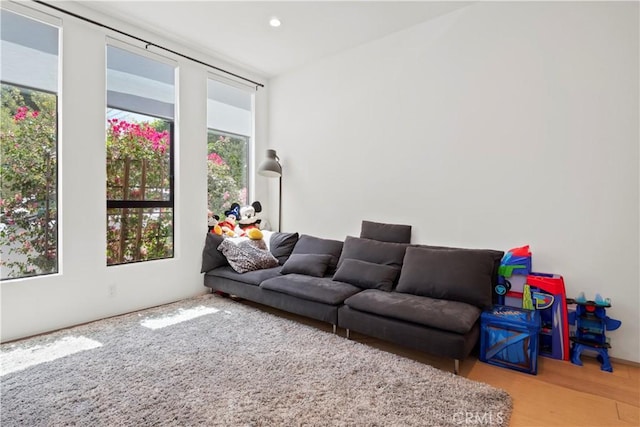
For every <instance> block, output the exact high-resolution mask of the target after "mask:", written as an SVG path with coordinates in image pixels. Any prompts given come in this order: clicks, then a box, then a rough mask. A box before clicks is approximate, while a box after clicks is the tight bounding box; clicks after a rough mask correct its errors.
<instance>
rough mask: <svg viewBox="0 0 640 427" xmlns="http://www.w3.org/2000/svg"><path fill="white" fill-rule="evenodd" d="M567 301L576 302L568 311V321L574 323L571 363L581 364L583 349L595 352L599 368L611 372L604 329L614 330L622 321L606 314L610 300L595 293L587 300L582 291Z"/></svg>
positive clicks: (608, 347) (608, 346) (609, 346)
mask: <svg viewBox="0 0 640 427" xmlns="http://www.w3.org/2000/svg"><path fill="white" fill-rule="evenodd" d="M567 303H569V304H576V310H575V311H572V312H570V313H569V323H570V324H571V325H575V326H576V329H575V334H574V336H572V337H571V341H572V347H571V363H573V364H574V365H578V366H582V361H581V360H580V355H581V354H582V352H583V351H584V350H590V351H594V352H596V353H597V355H598V356H597V357H598V361H599V362H600V363H601V367H600V369H602V370H603V371H606V372H613V367H612V366H611V361H610V360H609V349H610V348H611V345H610V344H609V342H608V340H607V337H606V336H605V331H614V330H616V329H618V328H619V327H620V325H622V322H621V321H619V320H616V319H612V318H610V317H609V316H607V312H606V309H607V308H609V307H611V301H610V300H609V299H608V298H607V299H603V298H602V297H601V296H600V294H596V298H595V301H587V299H586V298H585V296H584V293H583V292H581V293H580V295H579V296H578V297H577V298H575V299H567Z"/></svg>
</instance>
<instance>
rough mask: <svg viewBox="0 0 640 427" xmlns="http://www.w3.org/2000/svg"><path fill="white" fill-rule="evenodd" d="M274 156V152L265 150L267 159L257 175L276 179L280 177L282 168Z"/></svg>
mask: <svg viewBox="0 0 640 427" xmlns="http://www.w3.org/2000/svg"><path fill="white" fill-rule="evenodd" d="M278 160H280V159H279V158H278V156H277V155H276V150H267V158H266V159H265V161H264V162H262V164H261V165H260V168H258V173H259V174H260V175H262V176H268V177H275V178H278V177H280V176H282V166H281V165H280V162H279V161H278Z"/></svg>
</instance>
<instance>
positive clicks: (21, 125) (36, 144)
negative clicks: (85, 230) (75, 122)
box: [0, 84, 58, 278]
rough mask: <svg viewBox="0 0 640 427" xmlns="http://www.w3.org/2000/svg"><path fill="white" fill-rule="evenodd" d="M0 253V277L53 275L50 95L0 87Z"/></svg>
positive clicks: (54, 186)
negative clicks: (0, 111)
mask: <svg viewBox="0 0 640 427" xmlns="http://www.w3.org/2000/svg"><path fill="white" fill-rule="evenodd" d="M1 90H2V113H1V114H0V121H1V122H0V175H1V176H2V180H1V185H0V249H1V251H2V258H1V259H0V266H1V267H2V270H3V274H2V277H3V278H7V277H28V276H35V275H39V274H48V273H53V272H55V271H57V264H58V262H57V260H58V255H57V254H58V246H57V239H58V236H57V227H58V225H57V195H56V192H57V173H56V171H57V155H56V138H57V129H56V121H57V117H56V97H55V95H51V94H47V93H42V92H37V91H30V90H24V89H23V90H20V89H18V88H17V87H14V86H10V85H5V84H3V85H2V88H1Z"/></svg>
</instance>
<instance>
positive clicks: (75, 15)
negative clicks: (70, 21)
mask: <svg viewBox="0 0 640 427" xmlns="http://www.w3.org/2000/svg"><path fill="white" fill-rule="evenodd" d="M33 2H34V3H38V4H41V5H42V6H46V7H49V8H51V9H55V10H57V11H58V12H62V13H65V14H67V15H70V16H73V17H74V18H78V19H81V20H83V21H85V22H88V23H90V24H93V25H97V26H98V27H102V28H106V29H107V30H111V31H114V32H116V33H118V34H122V35H123V36H127V37H131V38H132V39H135V40H138V41H139V42H142V43H145V49H148V48H149V46H153V47H157V48H158V49H162V50H164V51H166V52H170V53H172V54H174V55H178V56H180V57H182V58H185V59H188V60H190V61H193V62H197V63H198V64H200V65H204V66H206V67H210V68H213V69H214V70H217V71H221V72H223V73H226V74H229V75H230V76H233V77H236V78H238V79H241V80H244V81H245V82H249V83H253V84H254V85H255V86H256V89H257V88H258V87H264V85H263V84H262V83H258V82H256V81H253V80H251V79H248V78H246V77H242V76H241V75H238V74H236V73H233V72H231V71H227V70H225V69H223V68H220V67H216V66H215V65H211V64H208V63H206V62H204V61H200V60H199V59H196V58H193V57H191V56H187V55H184V54H182V53H180V52H176V51H175V50H173V49H169V48H167V47H164V46H160V45H157V44H155V43H151V42H150V41H148V40H145V39H142V38H140V37H137V36H134V35H132V34H129V33H127V32H124V31H122V30H118V29H116V28H113V27H110V26H108V25H105V24H103V23H101V22H98V21H94V20H93V19H90V18H87V17H85V16H81V15H78V14H77V13H73V12H69V11H68V10H65V9H62V8H60V7H58V6H54V5H52V4H49V3H46V2H44V1H41V0H33Z"/></svg>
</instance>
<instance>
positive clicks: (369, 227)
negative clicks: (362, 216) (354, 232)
mask: <svg viewBox="0 0 640 427" xmlns="http://www.w3.org/2000/svg"><path fill="white" fill-rule="evenodd" d="M360 237H362V238H364V239H371V240H379V241H381V242H392V243H410V242H411V226H410V225H401V224H384V223H380V222H373V221H362V226H361V228H360Z"/></svg>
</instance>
